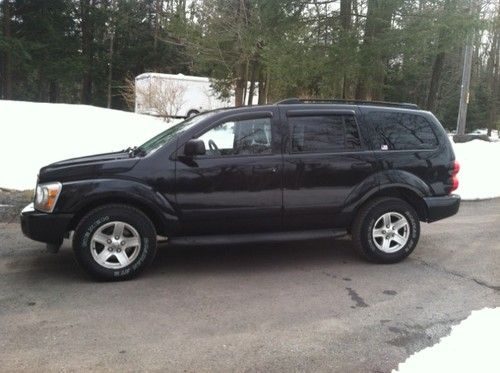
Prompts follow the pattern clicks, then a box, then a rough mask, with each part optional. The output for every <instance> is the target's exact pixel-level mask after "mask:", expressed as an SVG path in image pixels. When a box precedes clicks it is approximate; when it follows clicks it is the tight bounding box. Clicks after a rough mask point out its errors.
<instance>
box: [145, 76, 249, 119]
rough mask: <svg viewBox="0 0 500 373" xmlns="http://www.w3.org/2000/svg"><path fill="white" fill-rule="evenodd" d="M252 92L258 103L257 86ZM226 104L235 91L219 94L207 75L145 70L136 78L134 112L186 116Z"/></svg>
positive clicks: (228, 104) (231, 101)
mask: <svg viewBox="0 0 500 373" xmlns="http://www.w3.org/2000/svg"><path fill="white" fill-rule="evenodd" d="M255 93H256V94H255V95H254V99H253V102H254V103H255V104H257V102H258V97H257V87H256V88H255ZM228 106H234V95H232V96H231V97H229V98H227V99H221V98H219V94H218V93H217V92H216V91H215V90H214V89H213V88H212V86H211V84H210V79H209V78H206V77H200V76H190V75H183V74H177V75H174V74H159V73H144V74H141V75H138V76H137V77H136V78H135V112H136V113H141V114H150V115H160V116H170V117H189V116H191V115H195V114H198V113H201V112H202V111H207V110H213V109H218V108H223V107H228Z"/></svg>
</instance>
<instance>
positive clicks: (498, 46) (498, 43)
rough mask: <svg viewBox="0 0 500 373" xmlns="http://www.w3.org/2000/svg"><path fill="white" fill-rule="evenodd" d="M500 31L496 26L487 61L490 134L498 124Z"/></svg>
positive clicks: (498, 15)
mask: <svg viewBox="0 0 500 373" xmlns="http://www.w3.org/2000/svg"><path fill="white" fill-rule="evenodd" d="M496 24H497V26H500V25H499V24H500V6H499V9H498V14H497V18H496ZM499 34H500V31H499V29H498V27H495V31H494V35H493V40H492V42H491V49H490V53H489V56H488V62H487V74H488V75H487V77H488V82H489V84H490V86H489V91H490V92H489V93H490V98H491V99H490V107H489V110H488V136H491V131H492V130H493V128H495V127H496V124H497V104H498V101H499V97H498V96H499V93H500V92H499V89H498V86H499V84H500V76H499V75H500V71H499V60H500V35H499Z"/></svg>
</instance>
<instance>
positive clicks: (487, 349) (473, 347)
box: [393, 308, 500, 373]
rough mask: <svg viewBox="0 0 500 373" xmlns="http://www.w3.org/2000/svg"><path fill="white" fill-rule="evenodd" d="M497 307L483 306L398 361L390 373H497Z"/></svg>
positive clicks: (499, 333) (499, 331)
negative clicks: (402, 360) (404, 358)
mask: <svg viewBox="0 0 500 373" xmlns="http://www.w3.org/2000/svg"><path fill="white" fill-rule="evenodd" d="M499 346H500V308H484V309H482V310H480V311H473V312H472V313H471V315H470V316H469V317H468V318H467V319H465V320H464V321H462V322H461V323H460V324H458V325H456V326H454V327H453V328H452V330H451V334H450V335H449V336H447V337H444V338H442V339H441V340H440V341H439V343H437V344H435V345H434V346H432V347H427V348H425V349H423V350H421V351H419V352H416V353H415V354H413V355H412V356H410V357H409V358H408V359H407V360H406V361H405V362H404V363H401V364H399V367H398V370H393V373H396V372H398V373H422V372H426V373H433V372H453V373H461V372H463V373H469V372H481V373H488V372H491V373H493V372H499V371H500V354H499V353H498V351H499V350H498V349H499Z"/></svg>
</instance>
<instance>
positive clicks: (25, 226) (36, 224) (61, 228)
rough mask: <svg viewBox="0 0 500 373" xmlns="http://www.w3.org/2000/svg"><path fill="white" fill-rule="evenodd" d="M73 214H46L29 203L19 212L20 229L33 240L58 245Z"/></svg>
mask: <svg viewBox="0 0 500 373" xmlns="http://www.w3.org/2000/svg"><path fill="white" fill-rule="evenodd" d="M72 218H73V214H46V213H43V212H39V211H36V210H35V209H34V208H33V204H32V203H30V204H29V205H28V206H26V207H25V208H24V209H23V211H22V212H21V229H22V231H23V233H24V235H25V236H26V237H28V238H31V239H32V240H35V241H40V242H46V243H50V244H56V245H59V244H61V243H62V241H63V239H64V235H65V234H66V231H67V229H68V227H69V224H70V222H71V219H72Z"/></svg>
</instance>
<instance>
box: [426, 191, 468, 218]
mask: <svg viewBox="0 0 500 373" xmlns="http://www.w3.org/2000/svg"><path fill="white" fill-rule="evenodd" d="M424 201H425V204H426V205H427V222H428V223H432V222H433V221H436V220H441V219H444V218H447V217H450V216H453V215H455V214H456V213H457V212H458V209H459V207H460V196H459V195H456V194H451V195H449V196H443V197H425V198H424Z"/></svg>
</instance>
